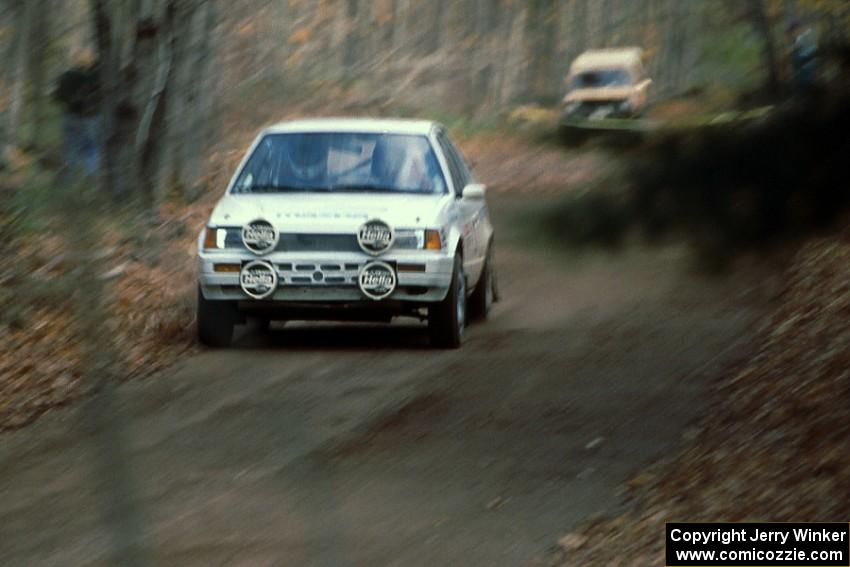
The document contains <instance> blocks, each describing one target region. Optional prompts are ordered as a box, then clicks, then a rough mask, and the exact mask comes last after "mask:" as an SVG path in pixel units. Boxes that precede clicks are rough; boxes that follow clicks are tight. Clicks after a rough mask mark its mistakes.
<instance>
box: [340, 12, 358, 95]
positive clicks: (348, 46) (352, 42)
mask: <svg viewBox="0 0 850 567" xmlns="http://www.w3.org/2000/svg"><path fill="white" fill-rule="evenodd" d="M358 8H359V0H346V1H345V28H344V29H345V31H346V34H345V42H344V43H345V48H344V49H343V56H342V73H343V75H342V76H343V77H345V79H346V80H348V79H350V78H351V77H353V76H355V72H356V71H355V67H356V65H357V62H358V61H359V56H360V52H359V49H360V37H359V34H360V26H359V25H358V23H359V22H358Z"/></svg>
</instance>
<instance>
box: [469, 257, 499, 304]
mask: <svg viewBox="0 0 850 567" xmlns="http://www.w3.org/2000/svg"><path fill="white" fill-rule="evenodd" d="M498 300H499V291H498V288H497V286H496V265H495V261H494V254H493V245H492V244H490V246H489V247H488V248H487V256H486V259H485V260H484V267H483V268H482V269H481V277H480V278H479V280H478V285H476V286H475V291H473V292H472V295H470V296H469V319H470V320H471V321H484V320H486V319H487V314H488V313H490V309H491V308H492V307H493V303H495V302H496V301H498Z"/></svg>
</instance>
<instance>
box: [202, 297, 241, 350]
mask: <svg viewBox="0 0 850 567" xmlns="http://www.w3.org/2000/svg"><path fill="white" fill-rule="evenodd" d="M197 314H198V317H197V319H198V340H200V341H201V343H202V344H204V345H206V346H209V347H215V348H224V347H228V346H230V342H231V340H232V339H233V327H234V326H235V325H236V321H237V319H238V313H237V311H236V305H235V304H233V303H232V302H230V301H209V300H207V299H206V298H204V294H203V293H202V292H201V288H200V287H199V288H198V313H197Z"/></svg>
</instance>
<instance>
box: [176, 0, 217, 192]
mask: <svg viewBox="0 0 850 567" xmlns="http://www.w3.org/2000/svg"><path fill="white" fill-rule="evenodd" d="M215 3H216V0H205V1H204V3H203V13H202V16H203V20H202V21H201V30H200V34H201V35H200V38H199V40H198V42H197V44H196V45H195V57H194V58H193V63H192V69H193V71H194V75H193V77H192V79H191V83H192V88H193V89H194V95H193V99H192V101H191V103H190V107H191V111H190V112H191V114H192V121H191V124H192V127H191V128H190V129H189V130H188V133H187V136H186V140H185V141H184V143H185V144H186V146H187V154H188V156H189V164H188V167H187V168H186V175H185V177H186V181H185V182H186V184H187V187H192V186H194V185H196V184H197V183H198V179H199V178H200V172H201V166H202V164H203V161H204V157H205V154H206V152H207V150H208V149H209V140H211V139H213V135H214V126H213V124H214V120H213V112H212V108H213V93H214V92H215V90H216V89H215V85H214V84H213V81H212V72H211V71H212V69H213V60H214V59H215V56H214V53H213V48H212V41H211V39H212V36H213V33H214V32H215V26H216V24H217V21H218V19H217V18H218V16H217V13H216V6H215Z"/></svg>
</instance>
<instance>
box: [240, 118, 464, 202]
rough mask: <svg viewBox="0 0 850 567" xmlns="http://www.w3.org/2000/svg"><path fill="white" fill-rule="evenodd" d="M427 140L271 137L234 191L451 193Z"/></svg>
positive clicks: (345, 135)
mask: <svg viewBox="0 0 850 567" xmlns="http://www.w3.org/2000/svg"><path fill="white" fill-rule="evenodd" d="M446 187H447V186H446V182H445V180H444V178H443V174H442V172H441V170H440V166H439V164H438V162H437V157H436V155H435V154H434V151H433V149H432V148H431V143H430V142H429V140H428V138H427V137H425V136H416V135H402V134H382V133H369V134H361V133H336V132H335V133H297V134H269V135H266V136H265V137H263V139H262V140H260V142H259V144H257V146H256V148H255V149H254V152H253V153H252V154H251V157H250V158H249V159H248V161H247V162H246V163H245V166H244V167H243V168H242V170H241V171H240V172H239V176H238V178H237V179H236V184H235V185H234V187H233V192H234V193H276V192H298V191H301V192H303V191H315V192H340V193H341V192H364V193H366V192H385V193H426V194H430V193H445V192H446Z"/></svg>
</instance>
